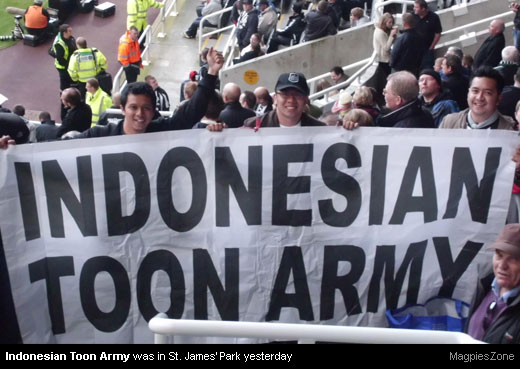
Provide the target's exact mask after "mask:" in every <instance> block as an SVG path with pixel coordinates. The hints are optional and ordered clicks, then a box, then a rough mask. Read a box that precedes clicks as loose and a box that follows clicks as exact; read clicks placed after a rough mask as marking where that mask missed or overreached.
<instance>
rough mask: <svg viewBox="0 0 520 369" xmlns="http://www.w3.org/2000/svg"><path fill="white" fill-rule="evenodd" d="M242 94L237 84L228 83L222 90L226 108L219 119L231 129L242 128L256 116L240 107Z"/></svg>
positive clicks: (251, 111) (249, 110)
mask: <svg viewBox="0 0 520 369" xmlns="http://www.w3.org/2000/svg"><path fill="white" fill-rule="evenodd" d="M241 93H242V91H241V90H240V87H239V86H238V85H237V84H236V83H227V84H226V85H225V86H224V89H223V90H222V99H223V100H224V104H225V108H224V110H222V112H221V113H220V115H219V116H218V117H217V118H218V119H219V121H220V122H223V123H226V125H227V126H228V127H229V128H238V127H242V126H243V125H244V121H245V120H246V119H247V118H251V117H255V116H256V114H255V112H254V111H253V110H251V109H246V108H243V107H242V105H240V102H239V100H240V94H241Z"/></svg>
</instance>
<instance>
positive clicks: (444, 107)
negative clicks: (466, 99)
mask: <svg viewBox="0 0 520 369" xmlns="http://www.w3.org/2000/svg"><path fill="white" fill-rule="evenodd" d="M419 92H420V94H421V96H420V97H419V100H420V102H421V104H422V107H423V108H424V109H426V110H428V111H429V112H430V114H431V115H432V117H433V121H434V122H435V126H436V127H439V125H440V124H441V122H442V119H443V118H444V117H445V116H446V115H448V114H451V113H457V112H459V111H460V109H459V106H458V105H457V102H455V101H454V100H453V97H452V95H451V93H450V92H449V91H444V90H443V89H442V82H441V76H440V75H439V73H437V72H436V71H434V70H433V69H425V70H423V71H422V72H421V73H420V74H419Z"/></svg>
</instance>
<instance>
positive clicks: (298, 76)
mask: <svg viewBox="0 0 520 369" xmlns="http://www.w3.org/2000/svg"><path fill="white" fill-rule="evenodd" d="M275 91H276V92H275V95H274V103H275V105H276V109H275V110H273V111H270V112H269V113H267V114H264V115H262V116H261V117H258V118H250V119H247V120H246V121H245V122H244V126H246V127H251V128H260V127H307V126H324V125H325V123H323V122H320V121H319V120H316V119H314V118H312V117H311V116H310V115H308V114H307V113H305V108H306V106H307V104H308V103H309V86H308V85H307V80H306V79H305V76H304V75H303V74H302V73H295V72H292V73H283V74H282V75H280V77H278V82H276V87H275Z"/></svg>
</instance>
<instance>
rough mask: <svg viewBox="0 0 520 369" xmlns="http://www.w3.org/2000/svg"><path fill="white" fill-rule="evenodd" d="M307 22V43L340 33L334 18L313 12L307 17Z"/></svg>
mask: <svg viewBox="0 0 520 369" xmlns="http://www.w3.org/2000/svg"><path fill="white" fill-rule="evenodd" d="M305 21H306V22H307V28H306V29H305V41H312V40H316V39H318V38H321V37H325V36H329V35H335V34H336V33H338V31H337V30H336V27H335V26H334V22H333V21H332V18H331V17H329V15H328V14H323V13H322V12H319V11H317V10H312V11H310V12H308V13H307V15H306V16H305Z"/></svg>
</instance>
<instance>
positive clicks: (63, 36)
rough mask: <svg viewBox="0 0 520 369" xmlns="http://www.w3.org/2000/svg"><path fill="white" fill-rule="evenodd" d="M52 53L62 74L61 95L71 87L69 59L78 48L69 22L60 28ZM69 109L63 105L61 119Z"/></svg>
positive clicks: (55, 63)
mask: <svg viewBox="0 0 520 369" xmlns="http://www.w3.org/2000/svg"><path fill="white" fill-rule="evenodd" d="M51 50H52V53H53V56H54V58H55V60H54V65H55V66H56V69H57V70H58V74H59V76H60V95H61V92H62V91H63V90H65V89H67V88H69V87H70V85H71V84H72V79H71V78H70V76H69V73H68V72H67V67H68V66H69V60H70V57H71V55H72V53H73V52H74V51H75V50H76V40H75V39H74V36H72V27H71V26H69V25H68V24H65V23H64V24H62V25H61V26H60V27H59V29H58V34H57V35H56V38H55V39H54V42H53V44H52V49H51ZM66 114H67V110H66V108H65V106H64V105H63V104H62V105H61V119H64V118H65V115H66Z"/></svg>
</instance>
